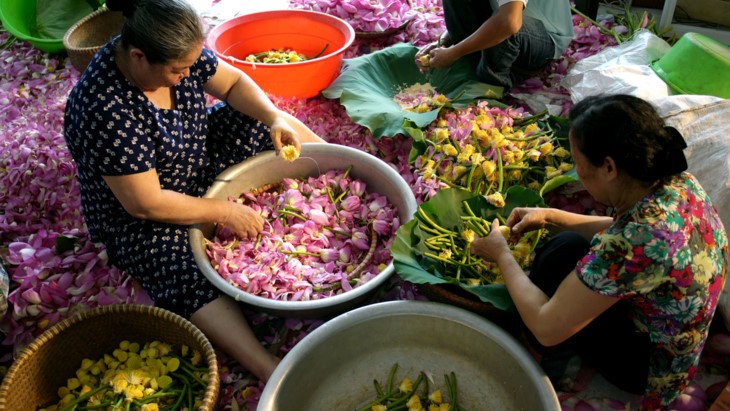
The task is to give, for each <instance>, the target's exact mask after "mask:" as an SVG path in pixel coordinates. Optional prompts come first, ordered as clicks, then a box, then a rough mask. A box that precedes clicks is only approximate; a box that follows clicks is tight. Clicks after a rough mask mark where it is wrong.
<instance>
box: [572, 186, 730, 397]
mask: <svg viewBox="0 0 730 411" xmlns="http://www.w3.org/2000/svg"><path fill="white" fill-rule="evenodd" d="M726 266H727V234H726V233H725V229H724V228H723V225H722V222H721V221H720V217H719V216H718V214H717V211H716V209H715V207H714V206H713V205H712V203H711V202H710V198H709V197H708V196H707V194H706V193H705V191H704V190H703V189H702V187H701V186H700V184H699V183H698V182H697V180H696V179H695V178H694V176H692V175H691V174H689V173H682V174H679V175H676V176H673V177H672V178H670V179H669V181H668V182H667V183H666V184H664V185H663V186H662V187H660V188H658V189H657V190H656V191H655V192H653V193H651V194H649V195H648V196H646V197H645V198H644V199H642V201H640V202H638V203H637V204H635V205H634V206H633V207H632V208H631V209H630V210H629V211H628V212H627V213H626V214H624V215H622V216H620V217H617V218H616V219H615V221H614V223H613V224H612V225H611V226H610V227H608V228H607V229H605V230H603V231H601V232H599V233H598V234H596V235H595V236H594V237H593V240H592V241H591V249H590V252H589V253H588V254H587V255H586V256H585V257H583V259H582V260H581V261H579V262H578V265H577V267H576V272H577V274H578V277H579V278H580V279H581V281H583V283H585V284H586V285H587V286H588V287H589V288H591V289H592V290H594V291H596V292H598V293H600V294H603V295H607V296H612V297H617V298H620V299H623V300H626V301H628V302H629V303H630V304H631V305H632V307H633V311H632V315H633V321H634V324H635V325H636V327H637V329H638V330H639V331H642V332H646V333H648V335H649V339H650V341H651V344H652V349H651V350H652V352H651V354H650V355H651V357H650V359H649V380H648V384H647V389H646V392H645V393H644V396H643V397H642V400H641V408H642V409H644V410H654V409H660V408H662V407H666V405H668V404H669V403H670V402H672V401H673V400H674V399H675V398H676V397H677V396H678V395H679V394H680V393H681V392H682V391H684V389H685V388H686V387H687V386H688V385H689V383H690V381H691V380H692V379H693V378H694V377H695V374H696V373H697V367H698V363H699V359H700V353H701V352H702V349H703V347H704V345H705V341H706V339H707V333H708V330H709V326H710V321H711V320H712V316H713V314H714V313H715V307H716V306H717V300H718V297H719V295H720V291H721V290H722V287H723V282H724V279H725V272H726V269H727V267H726Z"/></svg>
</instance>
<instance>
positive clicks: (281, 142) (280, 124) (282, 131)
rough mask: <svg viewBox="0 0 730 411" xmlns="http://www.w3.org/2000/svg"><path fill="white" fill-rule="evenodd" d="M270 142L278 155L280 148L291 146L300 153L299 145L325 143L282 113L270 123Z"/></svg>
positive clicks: (291, 117)
mask: <svg viewBox="0 0 730 411" xmlns="http://www.w3.org/2000/svg"><path fill="white" fill-rule="evenodd" d="M271 141H272V142H273V143H274V149H275V150H276V153H277V154H278V153H279V151H281V148H282V147H284V146H286V145H292V146H294V147H296V148H297V151H301V150H302V147H301V143H325V142H326V141H324V140H323V139H321V138H320V137H319V136H317V135H316V134H314V132H313V131H312V130H310V129H309V127H307V126H306V125H305V124H304V123H302V122H301V121H299V119H297V118H296V117H294V116H292V115H291V114H289V113H286V112H284V111H279V112H278V113H277V114H276V117H275V118H274V121H273V122H272V123H271Z"/></svg>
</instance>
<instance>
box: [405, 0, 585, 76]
mask: <svg viewBox="0 0 730 411" xmlns="http://www.w3.org/2000/svg"><path fill="white" fill-rule="evenodd" d="M443 7H444V21H445V23H446V32H444V34H442V35H441V37H440V38H439V41H438V42H436V43H432V44H429V45H427V46H425V47H423V48H421V49H420V50H419V51H418V52H417V53H416V65H417V66H418V67H419V68H420V69H421V70H427V69H428V68H430V67H433V68H438V69H443V68H447V67H449V66H451V65H452V64H453V63H454V62H455V61H456V60H458V59H460V58H462V57H465V56H468V57H467V58H470V59H472V60H473V63H474V67H475V69H476V75H477V77H478V78H479V79H480V80H481V81H483V82H485V83H488V84H492V85H496V86H502V87H504V88H506V89H510V88H512V85H513V84H514V82H515V80H517V79H520V78H523V77H527V76H529V75H530V74H531V73H533V72H535V71H537V70H539V69H541V68H543V67H545V66H546V65H547V64H548V63H549V62H550V61H551V60H553V59H555V58H557V57H559V56H560V55H561V54H562V53H563V50H564V49H565V47H567V46H568V43H570V41H571V40H572V38H573V21H572V17H571V13H570V3H569V2H568V1H567V0H553V1H546V0H530V1H529V3H528V0H489V1H486V0H484V1H479V0H443Z"/></svg>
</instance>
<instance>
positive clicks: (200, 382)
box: [181, 367, 207, 387]
mask: <svg viewBox="0 0 730 411" xmlns="http://www.w3.org/2000/svg"><path fill="white" fill-rule="evenodd" d="M181 368H182V370H183V372H184V373H185V374H187V375H189V376H191V377H192V378H193V380H194V381H195V382H197V383H198V384H200V385H201V386H203V387H205V386H206V385H207V383H206V382H205V381H203V380H202V379H201V378H200V377H199V376H198V375H197V374H195V372H193V371H191V370H189V369H188V368H187V367H181Z"/></svg>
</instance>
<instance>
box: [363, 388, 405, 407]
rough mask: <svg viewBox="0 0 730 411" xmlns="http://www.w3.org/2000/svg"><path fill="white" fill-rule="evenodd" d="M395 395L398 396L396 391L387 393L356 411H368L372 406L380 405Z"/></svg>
mask: <svg viewBox="0 0 730 411" xmlns="http://www.w3.org/2000/svg"><path fill="white" fill-rule="evenodd" d="M395 394H398V390H391V391H388V392H387V393H385V394H383V395H381V396H379V397H378V398H376V399H374V400H373V401H370V402H369V403H367V404H365V405H364V406H363V407H362V408H360V409H359V410H358V411H370V410H371V409H372V407H373V406H374V405H380V403H382V402H383V401H386V400H388V399H390V397H392V396H393V395H395Z"/></svg>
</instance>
